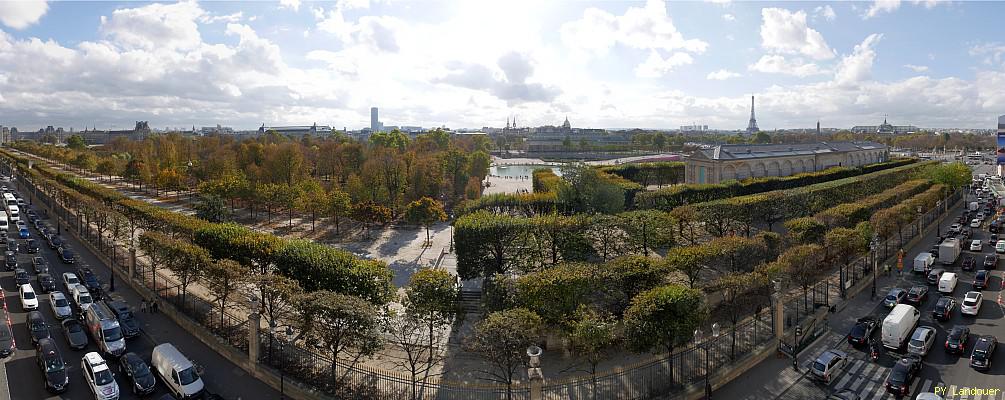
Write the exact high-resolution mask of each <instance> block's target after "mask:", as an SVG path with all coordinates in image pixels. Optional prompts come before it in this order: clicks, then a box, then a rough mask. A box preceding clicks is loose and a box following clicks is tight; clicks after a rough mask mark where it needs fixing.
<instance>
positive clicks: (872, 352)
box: [869, 344, 879, 362]
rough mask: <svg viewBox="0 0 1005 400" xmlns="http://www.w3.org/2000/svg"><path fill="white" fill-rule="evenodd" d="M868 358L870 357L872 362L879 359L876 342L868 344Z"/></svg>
mask: <svg viewBox="0 0 1005 400" xmlns="http://www.w3.org/2000/svg"><path fill="white" fill-rule="evenodd" d="M869 358H871V359H872V362H876V361H878V360H879V346H877V345H876V344H873V345H872V346H870V351H869Z"/></svg>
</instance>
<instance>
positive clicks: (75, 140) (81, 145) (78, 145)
mask: <svg viewBox="0 0 1005 400" xmlns="http://www.w3.org/2000/svg"><path fill="white" fill-rule="evenodd" d="M66 147H68V148H71V149H74V150H84V149H86V148H87V143H85V142H84V138H83V137H82V136H80V135H70V137H68V138H66Z"/></svg>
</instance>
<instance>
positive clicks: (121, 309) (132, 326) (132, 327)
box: [105, 300, 140, 339]
mask: <svg viewBox="0 0 1005 400" xmlns="http://www.w3.org/2000/svg"><path fill="white" fill-rule="evenodd" d="M105 305H106V306H108V309H109V310H112V314H115V318H116V319H118V320H119V328H121V329H122V336H125V337H126V339H129V338H133V337H136V336H137V335H139V334H140V324H139V322H137V321H136V317H135V316H134V315H133V312H132V311H130V310H129V306H128V305H126V303H125V302H123V301H121V300H105Z"/></svg>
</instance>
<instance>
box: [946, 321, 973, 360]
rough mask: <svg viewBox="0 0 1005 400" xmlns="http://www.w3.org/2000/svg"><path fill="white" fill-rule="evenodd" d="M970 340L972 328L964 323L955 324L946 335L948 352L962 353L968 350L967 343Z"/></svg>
mask: <svg viewBox="0 0 1005 400" xmlns="http://www.w3.org/2000/svg"><path fill="white" fill-rule="evenodd" d="M969 341H970V328H967V327H966V326H963V325H956V326H953V329H951V330H949V336H947V337H946V352H948V353H954V354H962V353H964V352H966V351H967V343H968V342H969Z"/></svg>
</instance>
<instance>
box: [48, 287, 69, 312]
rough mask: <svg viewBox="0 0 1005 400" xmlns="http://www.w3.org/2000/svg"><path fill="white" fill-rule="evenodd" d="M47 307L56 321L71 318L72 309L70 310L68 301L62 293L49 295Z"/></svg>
mask: <svg viewBox="0 0 1005 400" xmlns="http://www.w3.org/2000/svg"><path fill="white" fill-rule="evenodd" d="M49 307H52V313H53V314H54V315H55V316H56V319H64V318H69V317H72V316H73V309H71V308H70V301H69V300H67V299H66V296H65V295H63V292H52V293H49Z"/></svg>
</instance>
